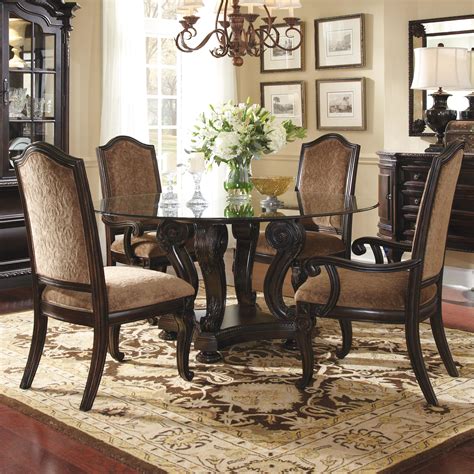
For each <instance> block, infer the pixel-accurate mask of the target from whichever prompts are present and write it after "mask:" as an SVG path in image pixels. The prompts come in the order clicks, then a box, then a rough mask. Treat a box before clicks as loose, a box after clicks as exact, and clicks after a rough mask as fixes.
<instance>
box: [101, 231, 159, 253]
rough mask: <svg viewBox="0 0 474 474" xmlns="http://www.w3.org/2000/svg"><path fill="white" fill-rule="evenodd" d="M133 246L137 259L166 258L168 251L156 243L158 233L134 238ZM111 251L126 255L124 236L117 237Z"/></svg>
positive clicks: (149, 233)
mask: <svg viewBox="0 0 474 474" xmlns="http://www.w3.org/2000/svg"><path fill="white" fill-rule="evenodd" d="M131 244H132V249H133V251H134V253H135V255H136V256H137V257H140V258H155V257H165V256H166V251H165V250H164V249H163V248H162V247H161V246H160V245H159V243H158V242H157V241H156V233H152V232H146V233H145V234H143V235H141V236H140V237H132V240H131ZM110 249H111V250H112V252H115V253H120V254H125V250H124V247H123V236H116V237H115V240H114V241H113V242H112V245H111V246H110Z"/></svg>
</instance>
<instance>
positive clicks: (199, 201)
mask: <svg viewBox="0 0 474 474" xmlns="http://www.w3.org/2000/svg"><path fill="white" fill-rule="evenodd" d="M187 170H188V173H189V174H190V175H191V176H192V178H193V181H194V194H193V196H192V198H191V199H190V200H189V201H188V202H187V203H186V205H187V206H188V207H190V208H192V209H199V208H206V207H207V206H208V202H207V199H206V198H205V197H204V196H203V195H202V192H201V180H202V175H203V174H204V171H205V166H204V155H203V154H202V153H191V154H190V155H189V160H188V164H187Z"/></svg>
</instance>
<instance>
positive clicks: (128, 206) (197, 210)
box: [95, 191, 378, 224]
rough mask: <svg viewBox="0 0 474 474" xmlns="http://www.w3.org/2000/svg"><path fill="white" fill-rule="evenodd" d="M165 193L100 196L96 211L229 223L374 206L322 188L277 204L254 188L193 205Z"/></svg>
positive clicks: (332, 213)
mask: <svg viewBox="0 0 474 474" xmlns="http://www.w3.org/2000/svg"><path fill="white" fill-rule="evenodd" d="M163 196H164V194H160V193H158V194H136V195H124V196H115V197H112V198H106V199H102V200H101V201H100V202H97V203H96V204H95V209H96V212H98V213H100V214H103V215H105V216H111V217H126V218H132V219H133V218H135V219H140V220H150V219H177V220H179V221H181V222H190V223H197V222H199V221H209V222H215V223H218V222H220V223H228V224H232V222H237V221H246V222H272V221H278V220H293V219H302V218H317V217H325V216H337V215H345V214H355V213H359V212H365V211H369V210H371V209H374V208H375V207H377V205H378V203H377V201H376V200H375V199H374V198H370V197H367V196H363V195H362V196H361V195H357V196H352V195H350V196H349V195H340V194H327V193H323V192H315V193H313V192H304V193H303V192H296V191H293V192H289V193H286V194H285V203H281V206H279V207H278V208H275V207H271V208H265V207H264V205H263V204H261V200H262V196H261V195H260V194H259V193H257V192H256V191H253V192H252V193H251V195H250V199H249V200H248V201H246V202H228V201H227V200H225V199H222V198H219V199H209V200H208V202H207V203H206V204H205V205H203V206H202V205H201V206H200V205H197V206H196V205H193V204H191V203H189V200H187V199H185V198H184V197H182V196H179V195H178V196H177V199H176V200H175V201H174V202H172V203H169V202H167V201H166V200H165V199H164V198H163Z"/></svg>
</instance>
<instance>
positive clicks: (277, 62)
mask: <svg viewBox="0 0 474 474" xmlns="http://www.w3.org/2000/svg"><path fill="white" fill-rule="evenodd" d="M274 26H275V28H276V30H277V31H278V34H279V44H280V45H281V46H283V47H284V48H285V49H289V50H290V51H285V50H284V49H282V48H267V49H265V51H263V52H262V54H261V55H260V72H262V73H264V72H282V71H302V70H303V69H304V42H305V40H304V24H303V23H300V24H298V25H296V26H295V28H296V29H298V30H300V31H301V37H302V41H301V45H300V46H299V47H297V48H296V46H297V45H298V43H299V40H300V36H299V34H298V33H296V32H295V31H292V30H289V29H288V26H287V25H285V24H281V25H274ZM260 32H261V33H262V34H264V32H265V27H261V28H260ZM272 38H273V39H274V40H275V41H276V35H273V36H272ZM269 41H271V40H267V42H269ZM293 48H295V49H293Z"/></svg>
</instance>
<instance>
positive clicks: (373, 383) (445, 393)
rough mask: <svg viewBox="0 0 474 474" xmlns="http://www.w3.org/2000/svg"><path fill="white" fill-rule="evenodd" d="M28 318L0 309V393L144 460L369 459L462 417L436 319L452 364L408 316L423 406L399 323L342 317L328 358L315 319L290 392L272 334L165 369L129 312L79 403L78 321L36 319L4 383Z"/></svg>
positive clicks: (256, 464)
mask: <svg viewBox="0 0 474 474" xmlns="http://www.w3.org/2000/svg"><path fill="white" fill-rule="evenodd" d="M229 291H232V289H231V288H229ZM231 298H232V296H231ZM261 301H262V300H261V299H260V302H261ZM202 302H203V300H202V296H200V297H199V299H198V301H197V305H198V306H199V304H202ZM32 327H33V318H32V313H31V312H23V313H16V314H11V315H6V316H1V317H0V340H1V345H2V348H3V351H2V356H1V358H0V368H1V370H0V394H2V395H4V396H6V397H8V398H9V399H14V400H16V402H19V403H21V404H23V405H26V406H27V407H28V408H30V409H33V410H36V411H37V412H40V413H43V414H45V415H48V416H49V417H52V418H54V419H55V420H57V421H58V422H60V423H61V424H62V425H63V426H67V427H69V428H71V430H73V431H76V432H80V433H84V434H86V435H88V437H89V439H92V440H98V443H100V444H104V443H105V445H106V446H110V447H113V448H115V451H117V450H118V451H119V452H121V453H123V454H124V456H125V457H126V458H128V461H127V463H129V464H131V465H134V460H135V461H136V465H137V466H138V465H140V466H142V467H143V466H146V469H145V470H148V471H153V470H156V471H166V472H193V473H200V472H262V473H264V472H265V473H266V472H310V471H311V472H318V473H322V472H327V473H334V472H364V473H366V472H379V471H382V470H385V469H390V468H393V466H395V465H397V464H398V463H400V462H403V461H406V460H407V459H410V458H413V457H414V456H418V455H420V454H421V455H422V453H423V452H427V451H428V450H430V449H432V448H436V447H438V446H440V445H442V444H443V443H445V442H447V441H449V440H452V439H453V438H455V437H457V436H462V435H466V436H467V435H468V433H472V431H473V429H474V410H473V409H472V407H473V406H474V378H473V375H474V335H473V334H469V333H464V332H460V331H454V330H447V334H448V340H449V342H450V346H451V349H452V352H453V355H454V359H455V360H456V362H457V363H458V364H459V368H460V377H459V378H451V377H449V376H448V375H447V373H446V371H445V369H444V366H443V364H442V362H441V360H440V357H439V356H438V353H437V351H436V346H435V343H434V341H433V338H432V336H431V332H430V328H429V325H425V324H423V325H422V345H423V348H424V353H425V360H426V363H427V366H428V371H429V373H430V375H431V378H432V381H433V385H434V387H435V391H436V393H437V395H438V398H439V401H440V404H441V406H440V407H438V408H434V407H428V406H427V405H426V404H425V401H424V398H423V396H422V394H421V391H420V389H419V388H418V385H417V383H416V380H415V377H414V375H413V373H412V371H411V370H410V364H409V361H408V358H407V354H406V350H405V338H404V330H403V328H402V327H392V326H391V327H388V326H377V325H371V324H360V323H359V324H354V347H353V350H352V351H351V353H350V354H349V355H348V356H347V357H346V359H344V360H342V361H339V360H337V358H336V357H335V354H334V351H335V348H336V346H337V344H339V342H340V334H339V326H338V324H337V323H335V322H333V321H328V320H319V321H318V327H317V331H316V337H315V339H314V349H315V353H316V361H317V367H316V369H315V377H314V382H313V384H312V385H311V386H310V387H308V388H307V389H306V390H305V391H299V390H297V389H296V387H295V385H294V384H295V381H296V380H297V378H298V377H300V374H301V362H300V360H299V356H298V355H297V353H295V352H292V351H289V350H286V349H284V348H283V346H282V344H281V342H280V341H273V342H270V341H269V342H260V343H248V344H242V345H237V346H234V347H232V348H231V349H230V350H228V351H226V352H224V357H225V363H219V364H215V365H212V366H206V365H203V364H199V363H197V362H195V357H194V356H195V353H194V352H193V353H192V355H191V366H192V369H193V370H194V371H195V374H196V375H195V378H194V380H193V381H192V382H191V383H188V382H185V381H183V380H181V379H180V378H179V377H178V375H177V371H176V368H175V353H174V343H172V342H170V343H166V342H163V341H161V340H159V339H158V333H159V330H158V329H157V328H156V327H153V326H150V325H149V324H148V323H146V322H143V323H135V324H132V325H128V326H125V327H122V341H121V349H122V351H124V352H125V354H126V360H125V362H123V363H117V362H115V361H113V360H112V359H111V358H108V359H107V363H106V368H105V372H104V376H103V378H102V382H101V386H100V388H99V393H98V396H97V398H96V401H95V404H94V407H93V409H92V410H91V411H90V412H88V413H83V412H80V411H79V409H78V408H79V403H80V400H81V397H82V390H83V387H84V383H85V380H86V377H87V371H88V367H89V360H90V359H89V357H90V349H91V347H92V331H91V330H90V329H88V328H82V327H78V326H73V325H70V324H66V323H61V322H59V321H54V320H50V323H49V330H48V338H47V341H46V347H45V353H44V355H43V358H42V360H41V363H40V366H39V369H38V372H37V375H36V378H35V380H34V383H33V388H32V389H30V390H26V391H24V390H20V389H19V388H18V385H19V383H20V379H21V375H22V372H23V368H24V365H25V363H26V358H27V354H28V349H29V344H30V337H31V332H32Z"/></svg>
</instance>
